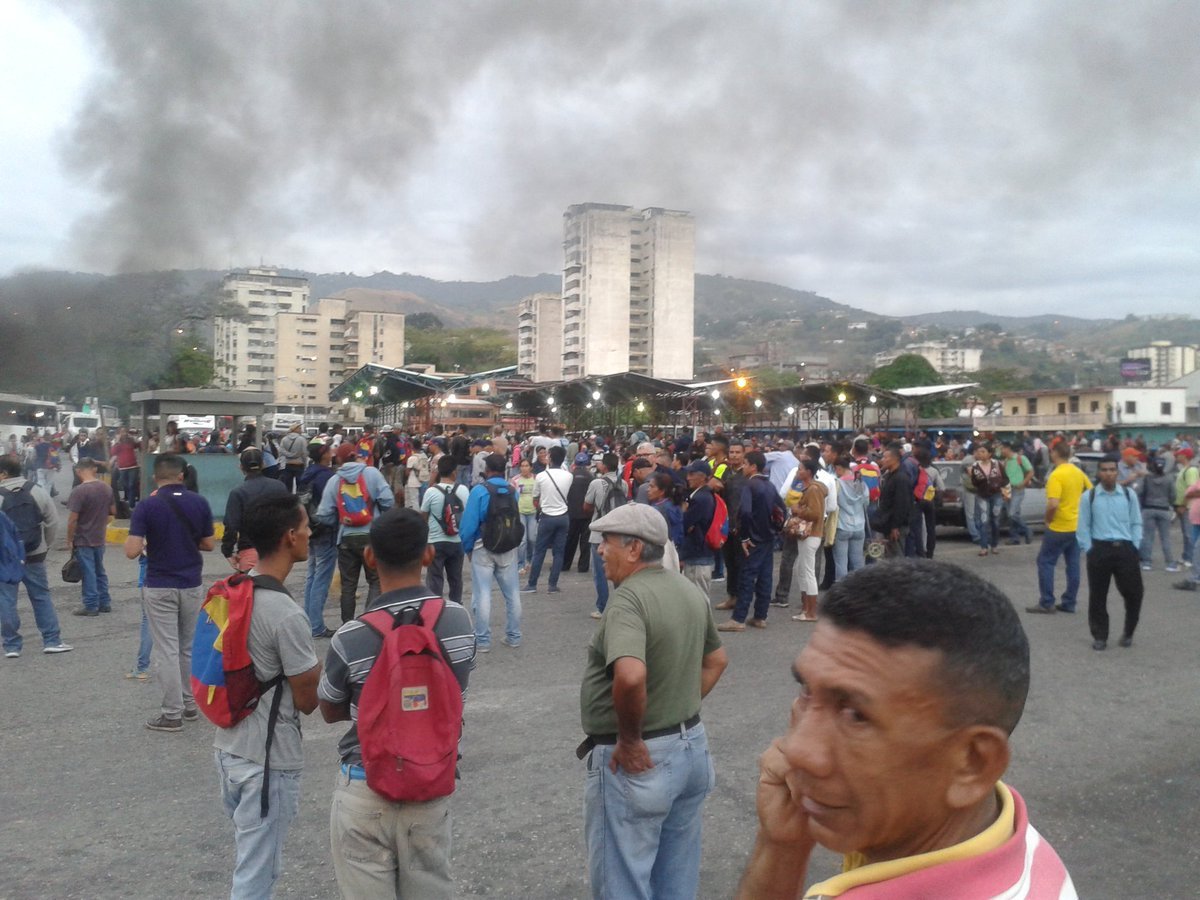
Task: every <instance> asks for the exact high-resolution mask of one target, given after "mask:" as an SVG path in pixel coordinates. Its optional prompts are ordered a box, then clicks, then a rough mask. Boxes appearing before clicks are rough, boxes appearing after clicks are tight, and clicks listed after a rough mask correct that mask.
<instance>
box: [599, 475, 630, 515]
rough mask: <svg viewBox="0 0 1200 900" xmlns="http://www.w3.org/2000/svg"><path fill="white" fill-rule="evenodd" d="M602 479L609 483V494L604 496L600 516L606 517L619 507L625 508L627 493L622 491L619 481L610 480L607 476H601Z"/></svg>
mask: <svg viewBox="0 0 1200 900" xmlns="http://www.w3.org/2000/svg"><path fill="white" fill-rule="evenodd" d="M600 477H601V478H603V479H604V480H605V481H606V482H608V493H606V494H605V495H604V499H603V500H602V501H601V502H600V516H606V515H608V514H609V513H610V512H612V511H613V510H614V509H616V508H617V507H618V506H624V505H625V501H626V497H625V492H624V491H623V490H621V484H620V483H619V480H618V479H613V478H609V477H608V476H607V475H601V476H600ZM597 518H599V516H597Z"/></svg>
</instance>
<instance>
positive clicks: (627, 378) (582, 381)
mask: <svg viewBox="0 0 1200 900" xmlns="http://www.w3.org/2000/svg"><path fill="white" fill-rule="evenodd" d="M729 381H732V379H728V380H726V381H721V382H704V383H700V382H683V381H671V380H668V379H665V378H652V377H651V376H649V375H641V374H639V373H637V372H619V373H617V374H615V375H589V376H588V377H586V378H576V379H572V380H571V381H543V382H538V383H532V384H530V385H529V387H528V388H527V389H525V390H519V391H509V392H508V393H506V394H505V395H504V397H505V398H507V399H509V400H512V401H514V402H515V403H516V404H517V405H518V406H528V405H530V404H532V403H536V402H546V401H549V400H550V398H553V399H554V402H555V403H556V404H558V405H560V406H567V407H584V406H587V405H588V404H589V403H600V404H604V405H606V406H620V405H627V404H632V403H637V402H638V401H642V400H650V399H652V398H656V399H674V398H683V397H692V396H699V395H701V394H704V393H706V392H707V390H708V389H710V388H711V386H712V385H714V384H728V383H729ZM596 394H599V395H600V396H599V398H597V397H596Z"/></svg>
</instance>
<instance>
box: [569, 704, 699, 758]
mask: <svg viewBox="0 0 1200 900" xmlns="http://www.w3.org/2000/svg"><path fill="white" fill-rule="evenodd" d="M699 724H700V713H696V714H695V715H694V716H692V717H691V718H690V719H688V720H687V721H686V722H680V723H679V724H677V725H672V726H670V727H669V728H655V729H653V730H651V731H643V732H642V740H643V741H649V740H653V739H654V738H660V737H667V735H671V734H682V733H683V732H685V731H688V730H689V729H692V728H695V727H696V726H697V725H699ZM616 742H617V736H616V735H615V734H589V735H588V736H587V737H586V738H584V740H583V743H582V744H580V745H579V746H578V747H576V748H575V756H576V757H577V758H579V759H583V758H584V757H585V756H587V755H588V753H590V752H591V749H592V748H593V747H595V746H596V745H598V744H605V745H608V744H615V743H616Z"/></svg>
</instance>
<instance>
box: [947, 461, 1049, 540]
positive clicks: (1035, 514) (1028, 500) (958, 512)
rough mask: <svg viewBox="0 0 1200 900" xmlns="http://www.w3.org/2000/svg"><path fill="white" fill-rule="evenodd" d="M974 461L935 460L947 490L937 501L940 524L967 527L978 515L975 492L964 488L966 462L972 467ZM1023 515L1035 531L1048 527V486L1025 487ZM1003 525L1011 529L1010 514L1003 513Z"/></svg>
mask: <svg viewBox="0 0 1200 900" xmlns="http://www.w3.org/2000/svg"><path fill="white" fill-rule="evenodd" d="M971 462H972V460H942V459H939V460H934V463H933V465H934V466H935V467H936V468H937V470H938V472H939V473H941V476H942V482H943V484H945V489H944V490H942V491H940V492H939V493H938V497H937V500H936V501H935V515H936V520H937V523H938V524H939V525H947V526H950V527H952V528H966V527H967V517H968V516H970V517H974V515H975V495H974V494H973V493H971V492H970V491H967V490H964V489H963V478H964V477H965V476H966V470H965V468H964V465H967V466H969V465H970V464H971ZM1021 518H1022V519H1024V520H1025V524H1026V525H1028V526H1029V528H1030V530H1031V531H1041V530H1042V529H1043V528H1044V527H1045V518H1046V488H1045V487H1044V486H1043V485H1041V484H1039V483H1038V482H1036V481H1034V482H1031V483H1030V485H1029V487H1027V488H1025V498H1024V500H1023V501H1022V502H1021ZM1000 527H1001V529H1003V530H1005V531H1007V530H1008V513H1007V512H1003V511H1002V512H1001V513H1000Z"/></svg>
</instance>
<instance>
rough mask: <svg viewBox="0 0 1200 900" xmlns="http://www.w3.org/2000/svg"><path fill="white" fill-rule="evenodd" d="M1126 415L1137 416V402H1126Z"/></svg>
mask: <svg viewBox="0 0 1200 900" xmlns="http://www.w3.org/2000/svg"><path fill="white" fill-rule="evenodd" d="M1125 415H1127V416H1136V415H1137V401H1136V400H1126V401H1125Z"/></svg>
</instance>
